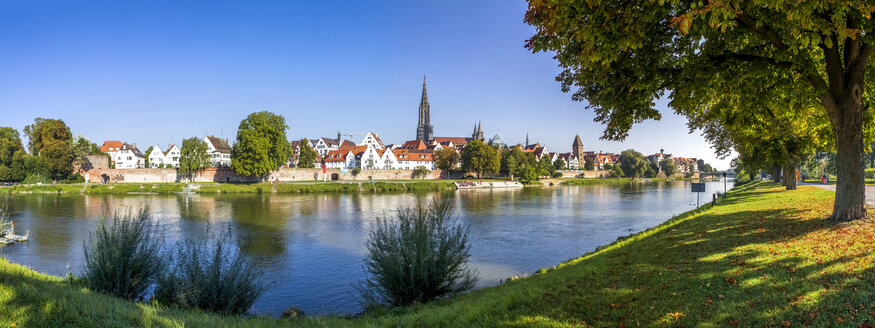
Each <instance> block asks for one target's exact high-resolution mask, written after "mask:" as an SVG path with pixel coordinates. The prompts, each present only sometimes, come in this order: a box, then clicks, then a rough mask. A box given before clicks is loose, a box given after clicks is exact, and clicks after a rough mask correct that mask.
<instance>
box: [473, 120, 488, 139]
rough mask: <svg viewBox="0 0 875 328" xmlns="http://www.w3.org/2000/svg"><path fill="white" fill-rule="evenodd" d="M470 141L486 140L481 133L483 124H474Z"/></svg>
mask: <svg viewBox="0 0 875 328" xmlns="http://www.w3.org/2000/svg"><path fill="white" fill-rule="evenodd" d="M471 139H474V140H480V141H483V140H486V135H485V134H484V133H483V123H480V122H477V123H475V124H474V133H472V134H471Z"/></svg>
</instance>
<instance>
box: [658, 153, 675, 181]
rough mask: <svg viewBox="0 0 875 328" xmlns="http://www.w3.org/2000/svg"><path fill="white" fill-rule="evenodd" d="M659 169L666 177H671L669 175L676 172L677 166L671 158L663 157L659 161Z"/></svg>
mask: <svg viewBox="0 0 875 328" xmlns="http://www.w3.org/2000/svg"><path fill="white" fill-rule="evenodd" d="M659 170H660V171H662V173H663V174H665V176H666V177H668V178H671V176H673V175H674V174H675V173H677V172H678V166H677V165H676V164H675V163H674V160H673V159H671V158H663V159H662V160H660V161H659Z"/></svg>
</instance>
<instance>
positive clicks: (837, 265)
mask: <svg viewBox="0 0 875 328" xmlns="http://www.w3.org/2000/svg"><path fill="white" fill-rule="evenodd" d="M833 196H834V194H833V193H832V192H829V191H825V190H821V189H818V188H814V187H809V186H800V188H799V190H797V191H783V190H782V188H781V187H779V186H777V185H775V184H769V183H751V184H748V185H745V186H742V187H739V188H737V189H736V190H734V191H731V192H730V194H729V197H728V198H726V199H722V200H721V201H720V202H719V203H718V205H717V206H713V207H712V206H710V205H708V206H706V207H704V208H702V209H700V210H699V211H696V212H688V213H685V214H682V215H680V216H678V217H675V218H673V219H671V220H669V221H668V222H666V223H664V224H662V225H660V226H658V227H655V228H653V229H650V230H648V231H645V232H642V233H639V234H637V235H634V236H631V237H629V238H625V239H622V240H620V241H617V242H615V243H613V244H611V245H608V246H606V247H603V248H601V249H600V250H599V251H597V252H593V253H590V254H587V255H584V256H582V257H580V258H577V259H573V260H570V261H568V262H566V263H563V264H559V265H557V266H556V267H554V268H550V269H547V270H544V273H541V274H536V275H534V276H532V277H528V278H523V279H519V280H516V281H512V282H510V283H508V284H504V285H501V286H496V287H491V288H485V289H480V290H476V291H473V292H471V293H468V294H464V295H460V296H456V297H453V298H450V299H446V300H442V301H438V302H435V303H433V304H428V305H420V306H415V307H411V308H400V309H392V310H376V311H372V312H369V313H367V314H364V315H362V316H360V317H357V318H353V319H345V318H335V317H321V318H308V319H304V320H296V321H285V320H272V319H252V318H250V319H242V318H228V317H221V316H213V315H208V314H204V313H201V312H183V311H178V310H174V309H168V308H163V307H160V306H152V305H143V304H134V303H130V302H125V301H121V300H117V299H113V298H109V297H105V296H101V295H97V294H95V293H91V292H88V291H87V290H84V289H80V288H78V287H75V286H71V285H68V284H67V283H65V282H63V281H61V279H60V278H55V277H50V276H45V275H42V274H38V273H35V272H33V271H30V270H27V269H25V268H23V267H20V266H17V265H13V264H9V263H7V262H5V261H0V326H7V327H8V326H10V325H11V324H12V323H16V324H17V325H19V326H24V327H27V326H59V325H76V326H86V327H87V326H182V325H185V326H227V327H235V326H236V327H271V326H285V325H291V326H302V327H304V326H306V327H309V326H349V327H361V326H385V327H388V326H407V327H410V326H427V327H447V326H455V327H468V326H522V325H525V326H539V327H540V326H544V327H548V326H559V327H562V326H568V327H579V326H583V327H602V326H610V327H617V326H627V327H634V326H637V325H641V326H688V327H689V326H697V327H727V326H728V327H731V326H738V327H766V326H804V325H807V326H815V327H827V326H853V327H857V326H860V325H862V324H864V323H867V324H869V325H873V324H875V306H873V299H875V271H873V264H875V252H873V251H872V250H873V249H875V240H873V238H872V237H871V236H873V235H875V222H873V221H871V220H869V221H860V222H853V223H846V224H840V225H833V224H830V223H828V222H826V221H824V220H823V219H824V218H825V217H827V216H828V215H829V213H830V212H831V206H832V198H833ZM290 305H292V304H290ZM96 309H100V310H96Z"/></svg>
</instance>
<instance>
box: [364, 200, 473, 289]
mask: <svg viewBox="0 0 875 328" xmlns="http://www.w3.org/2000/svg"><path fill="white" fill-rule="evenodd" d="M451 212H452V206H451V203H449V202H448V201H443V202H438V201H435V202H433V203H432V204H431V205H430V206H428V207H424V206H423V205H422V204H419V206H417V207H415V208H414V207H408V208H399V210H398V214H397V218H396V219H395V220H388V219H380V218H378V219H377V221H376V223H375V224H374V225H373V226H372V227H371V232H370V235H369V238H368V241H367V250H368V253H367V256H366V258H365V265H364V266H365V270H366V271H367V273H368V277H367V278H366V280H364V281H362V283H361V285H360V286H359V290H360V292H361V293H362V297H363V298H364V301H365V303H366V304H367V305H377V304H388V305H393V306H399V305H409V304H413V303H423V302H428V301H430V300H434V299H437V298H440V297H444V296H447V295H450V294H453V293H459V292H463V291H466V290H468V289H471V288H473V287H474V284H475V283H476V281H477V276H476V272H475V271H474V270H472V269H469V268H468V267H467V262H468V258H469V257H470V248H471V246H470V245H469V243H468V235H469V231H470V230H469V228H468V227H465V226H462V225H460V224H457V223H455V222H454V221H455V220H454V219H453V218H452V217H451Z"/></svg>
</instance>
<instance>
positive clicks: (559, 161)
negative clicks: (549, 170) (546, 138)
mask: <svg viewBox="0 0 875 328" xmlns="http://www.w3.org/2000/svg"><path fill="white" fill-rule="evenodd" d="M553 167H554V168H556V170H564V169H565V160H563V159H561V158H557V159H556V160H555V161H553Z"/></svg>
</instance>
